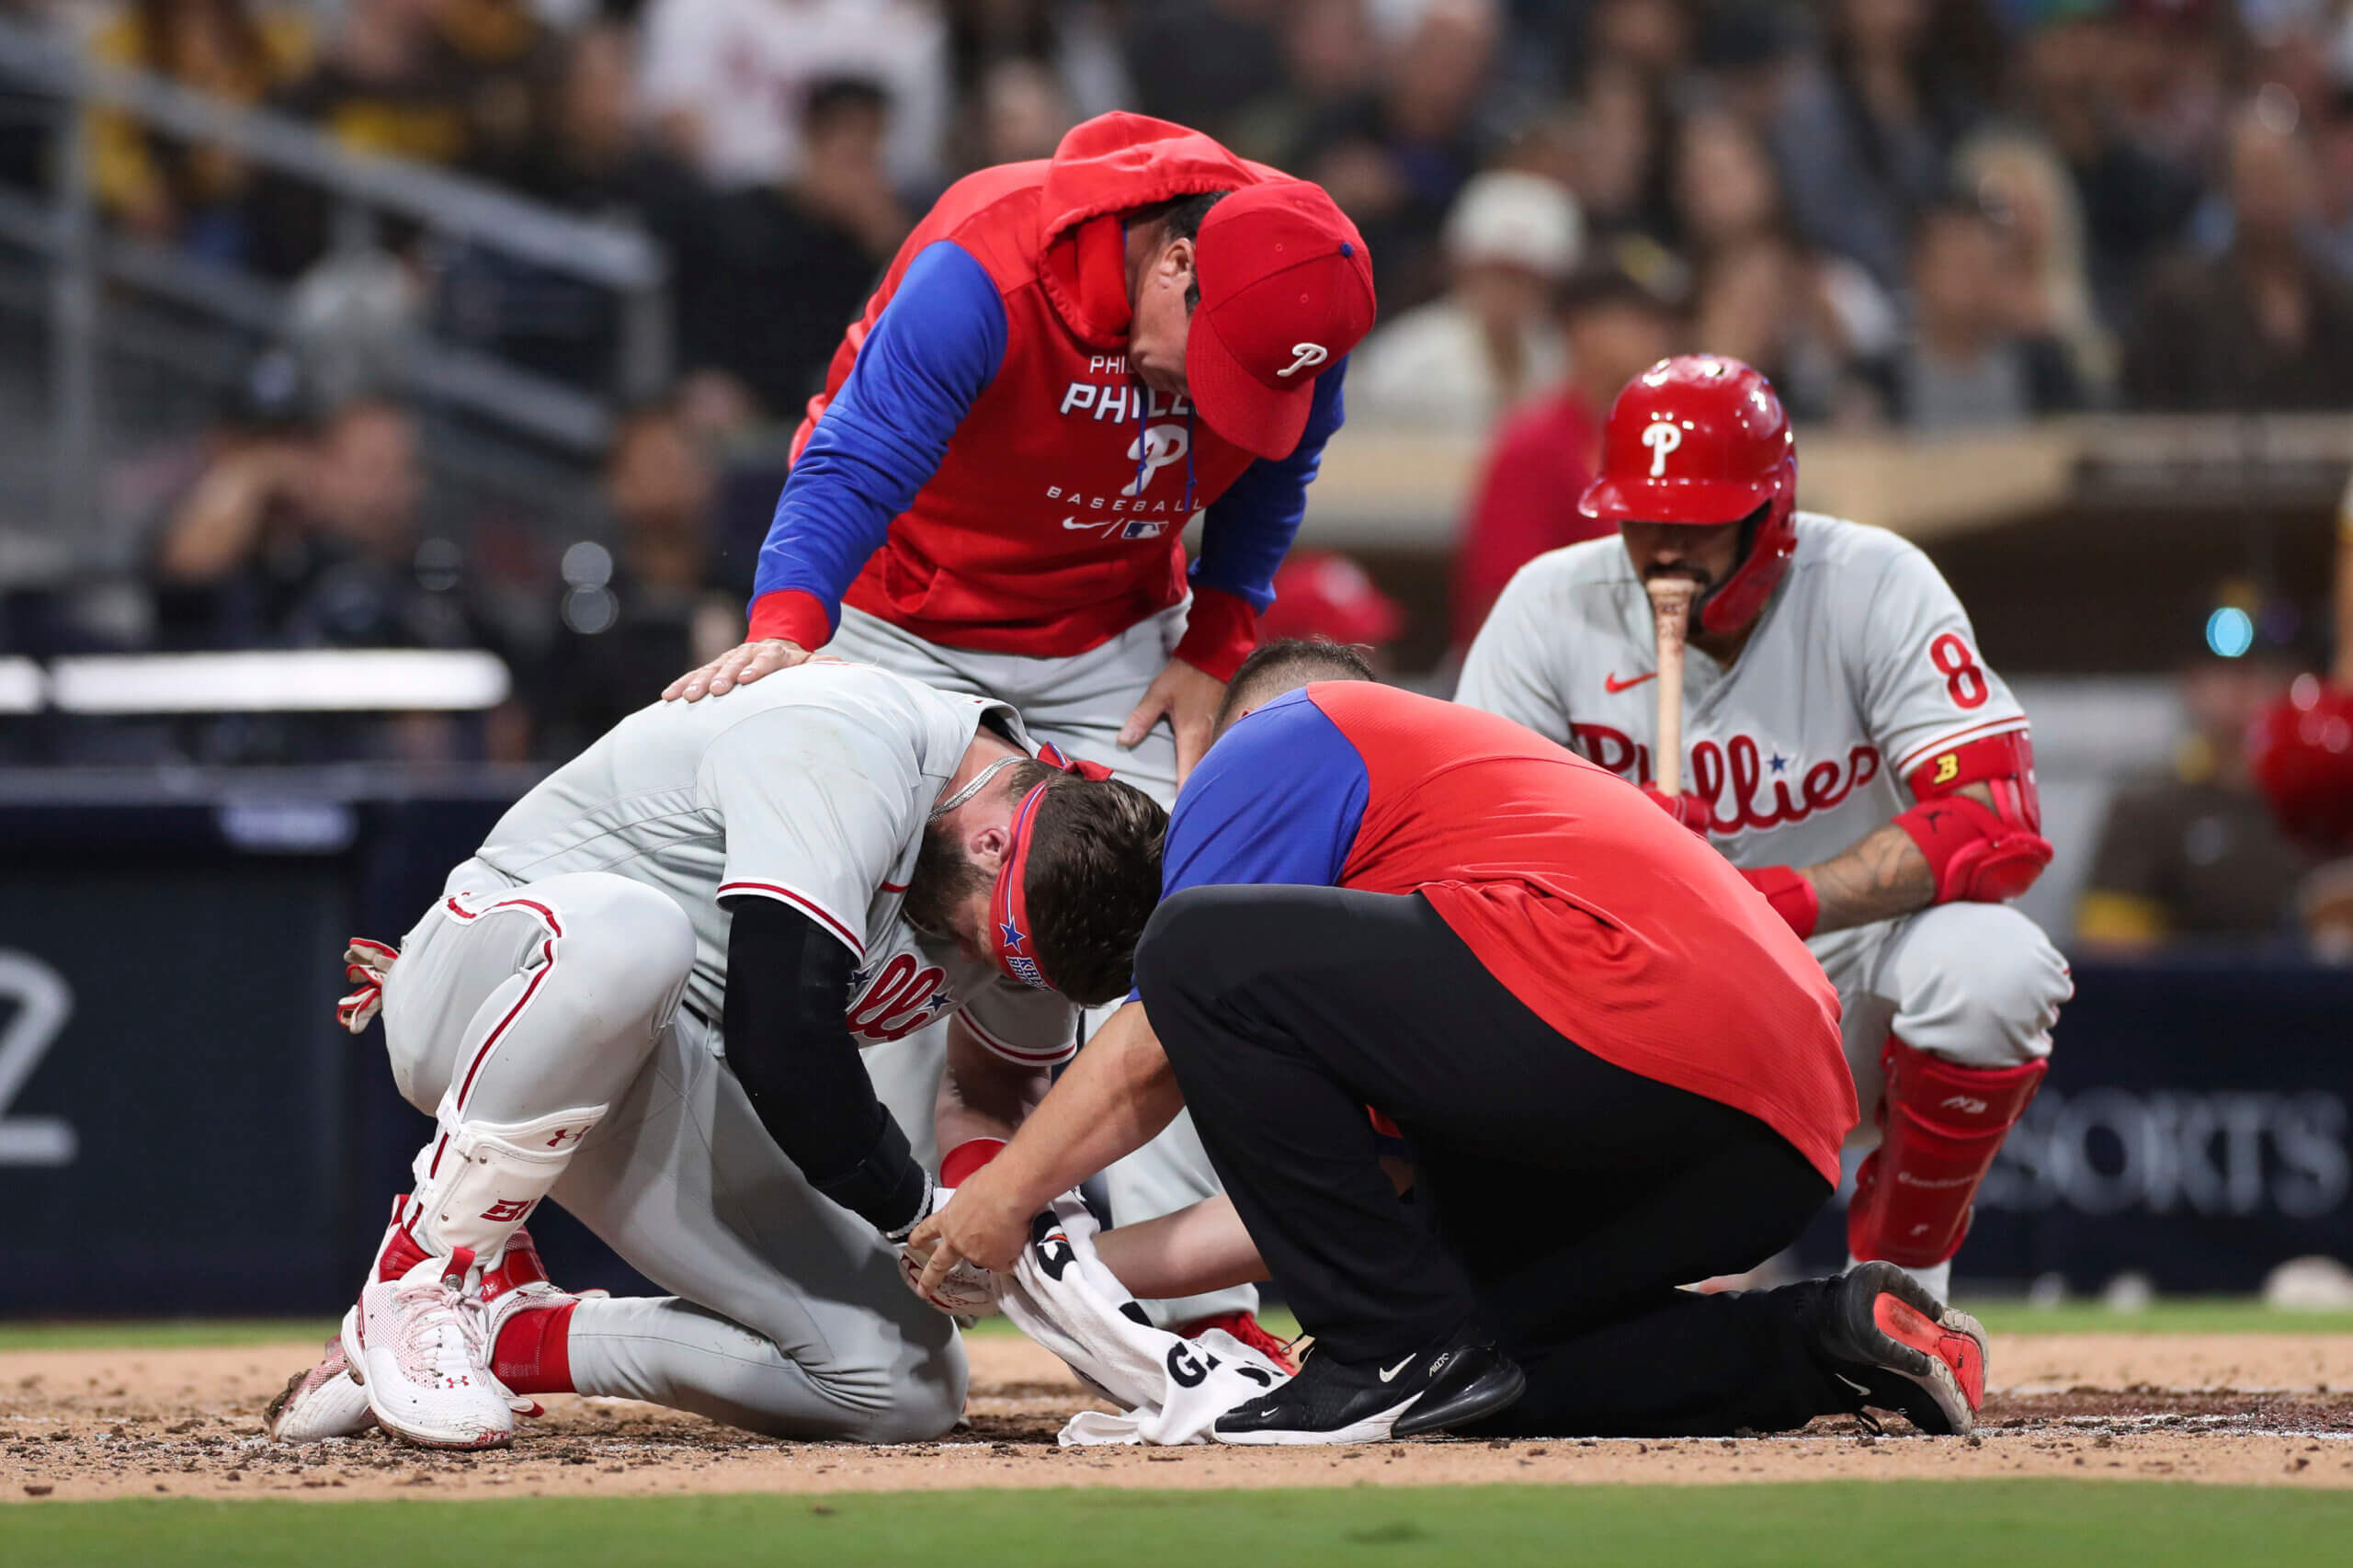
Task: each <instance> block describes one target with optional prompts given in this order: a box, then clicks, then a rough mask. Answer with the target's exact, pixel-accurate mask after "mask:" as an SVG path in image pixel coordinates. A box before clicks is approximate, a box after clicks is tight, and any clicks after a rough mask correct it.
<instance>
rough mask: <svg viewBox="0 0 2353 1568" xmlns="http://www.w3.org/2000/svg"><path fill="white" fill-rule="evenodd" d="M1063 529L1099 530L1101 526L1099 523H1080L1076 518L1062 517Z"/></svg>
mask: <svg viewBox="0 0 2353 1568" xmlns="http://www.w3.org/2000/svg"><path fill="white" fill-rule="evenodd" d="M1063 527H1064V528H1070V529H1073V530H1077V529H1083V528H1100V527H1102V525H1101V524H1100V523H1082V522H1080V521H1079V520H1078V519H1077V518H1076V517H1064V518H1063Z"/></svg>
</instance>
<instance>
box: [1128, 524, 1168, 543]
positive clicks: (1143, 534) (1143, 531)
mask: <svg viewBox="0 0 2353 1568" xmlns="http://www.w3.org/2000/svg"><path fill="white" fill-rule="evenodd" d="M1167 527H1168V525H1167V524H1166V523H1146V522H1133V523H1130V524H1129V525H1128V526H1127V527H1126V528H1121V529H1120V538H1121V539H1158V538H1159V537H1160V535H1161V532H1162V530H1163V529H1165V528H1167Z"/></svg>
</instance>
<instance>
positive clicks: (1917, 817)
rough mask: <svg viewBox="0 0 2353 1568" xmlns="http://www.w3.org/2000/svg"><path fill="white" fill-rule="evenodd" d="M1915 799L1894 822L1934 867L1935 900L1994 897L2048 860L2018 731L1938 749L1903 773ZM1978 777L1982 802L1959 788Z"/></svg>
mask: <svg viewBox="0 0 2353 1568" xmlns="http://www.w3.org/2000/svg"><path fill="white" fill-rule="evenodd" d="M1905 782H1906V783H1908V784H1910V785H1911V787H1912V793H1913V795H1914V796H1915V798H1916V799H1917V800H1918V801H1919V803H1918V804H1917V805H1915V806H1914V807H1913V808H1912V809H1911V810H1909V811H1907V812H1901V813H1899V814H1898V815H1897V817H1896V819H1895V821H1896V824H1897V825H1898V826H1900V827H1902V828H1903V829H1904V832H1905V833H1907V834H1909V835H1911V837H1912V842H1913V843H1915V844H1916V845H1918V846H1920V853H1921V854H1923V855H1925V856H1927V859H1928V868H1929V869H1930V870H1932V871H1933V872H1935V873H1936V879H1937V902H1938V903H2001V902H2002V901H2004V900H2005V899H2012V898H2016V897H2018V894H2020V893H2022V892H2026V890H2027V889H2028V888H2029V887H2031V886H2033V885H2034V879H2035V878H2037V877H2039V876H2040V875H2041V874H2042V869H2043V868H2044V867H2045V866H2048V865H2049V864H2051V853H2052V851H2051V841H2050V840H2049V839H2047V838H2044V837H2043V836H2042V834H2041V831H2040V830H2041V827H2042V804H2041V801H2040V798H2039V797H2038V796H2037V795H2036V793H2035V787H2034V746H2033V743H2031V742H2030V741H2029V740H2028V739H2027V736H2026V733H2025V732H2024V731H2022V730H2021V731H2015V732H2013V733H2009V734H2006V735H1995V736H1993V737H1992V738H1991V739H1988V740H1982V741H1972V742H1970V743H1969V744H1966V745H1961V746H1956V747H1954V748H1953V749H1952V750H1950V751H1947V752H1939V753H1938V754H1936V755H1935V756H1931V757H1929V758H1928V759H1927V761H1926V762H1923V763H1922V764H1921V765H1920V766H1919V767H1915V768H1914V769H1913V770H1912V773H1911V776H1910V777H1909V778H1907V779H1906V780H1905ZM1972 784H1983V785H1984V786H1985V787H1986V788H1987V789H1988V790H1990V791H1991V792H1992V794H1993V797H1994V803H1993V804H1992V805H1991V806H1987V805H1984V804H1982V803H1980V802H1979V801H1976V800H1973V799H1972V798H1971V797H1969V796H1967V795H1963V794H1961V793H1960V791H1961V790H1963V789H1965V788H1967V787H1968V786H1970V785H1972Z"/></svg>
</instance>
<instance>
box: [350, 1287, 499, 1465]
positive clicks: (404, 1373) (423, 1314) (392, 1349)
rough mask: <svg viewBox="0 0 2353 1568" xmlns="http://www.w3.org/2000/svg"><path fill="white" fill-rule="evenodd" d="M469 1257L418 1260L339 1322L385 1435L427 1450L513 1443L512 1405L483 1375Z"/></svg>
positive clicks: (486, 1351)
mask: <svg viewBox="0 0 2353 1568" xmlns="http://www.w3.org/2000/svg"><path fill="white" fill-rule="evenodd" d="M473 1266H474V1258H473V1254H472V1252H471V1251H470V1250H468V1249H467V1248H464V1247H460V1248H458V1249H457V1250H456V1251H455V1252H453V1253H452V1254H450V1256H448V1257H446V1258H438V1257H425V1258H420V1259H418V1260H417V1262H416V1263H415V1265H414V1266H412V1267H410V1268H409V1269H408V1270H407V1272H405V1273H404V1274H401V1275H399V1276H397V1277H396V1278H391V1279H381V1278H379V1279H371V1280H369V1282H368V1284H367V1285H366V1287H364V1288H363V1289H362V1290H360V1292H359V1304H358V1305H357V1306H355V1307H353V1308H352V1309H351V1311H350V1312H347V1313H346V1314H345V1315H344V1320H343V1353H344V1358H345V1359H346V1360H347V1362H349V1364H350V1368H351V1373H352V1376H354V1377H355V1378H357V1379H358V1381H359V1382H360V1384H361V1385H362V1386H363V1387H364V1388H365V1389H366V1390H367V1391H368V1406H369V1409H370V1410H372V1411H373V1412H374V1413H375V1415H376V1420H377V1422H378V1424H379V1425H381V1426H382V1427H383V1428H384V1430H386V1431H387V1432H390V1433H392V1435H393V1436H394V1437H401V1438H404V1439H405V1440H407V1441H409V1442H412V1443H415V1444H416V1445H418V1446H419V1447H421V1448H427V1449H498V1448H505V1447H506V1445H507V1444H509V1443H511V1442H513V1441H514V1440H515V1412H514V1410H513V1409H512V1408H511V1407H510V1403H509V1402H510V1400H511V1399H512V1397H513V1396H511V1395H510V1394H509V1393H508V1392H506V1387H505V1385H503V1384H502V1383H500V1382H499V1381H498V1380H497V1378H495V1377H494V1376H493V1375H492V1373H491V1369H490V1346H489V1340H488V1338H487V1323H486V1314H485V1313H484V1312H483V1304H482V1299H481V1297H480V1295H479V1290H480V1288H481V1286H480V1279H479V1277H472V1276H473Z"/></svg>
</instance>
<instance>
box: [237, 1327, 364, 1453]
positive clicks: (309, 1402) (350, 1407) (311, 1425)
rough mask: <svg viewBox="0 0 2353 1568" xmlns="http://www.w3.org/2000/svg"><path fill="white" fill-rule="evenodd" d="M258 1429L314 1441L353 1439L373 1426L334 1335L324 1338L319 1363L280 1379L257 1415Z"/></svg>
mask: <svg viewBox="0 0 2353 1568" xmlns="http://www.w3.org/2000/svg"><path fill="white" fill-rule="evenodd" d="M261 1424H262V1429H263V1430H264V1431H266V1432H267V1433H268V1434H269V1436H270V1437H271V1438H272V1439H274V1440H275V1441H278V1442H280V1443H315V1442H318V1441H319V1440H320V1439H322V1438H324V1437H358V1435H359V1434H360V1433H362V1432H365V1431H367V1430H368V1429H369V1427H371V1426H375V1425H376V1413H375V1412H374V1411H372V1410H370V1409H369V1408H368V1391H367V1390H366V1389H364V1388H361V1387H360V1386H359V1384H358V1382H357V1381H354V1379H353V1378H352V1376H351V1363H350V1362H348V1361H347V1360H345V1359H344V1355H343V1340H342V1339H341V1337H340V1336H338V1337H336V1338H334V1339H330V1340H328V1341H327V1345H326V1352H325V1354H324V1355H323V1356H322V1357H320V1358H319V1364H318V1365H317V1366H315V1367H313V1368H311V1369H309V1370H307V1371H301V1372H297V1373H295V1374H294V1375H293V1376H292V1377H290V1378H289V1379H287V1380H286V1386H285V1387H284V1388H283V1389H281V1390H279V1391H278V1397H277V1398H275V1399H273V1400H271V1401H270V1402H269V1408H268V1409H267V1410H266V1411H264V1412H263V1413H262V1418H261Z"/></svg>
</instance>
